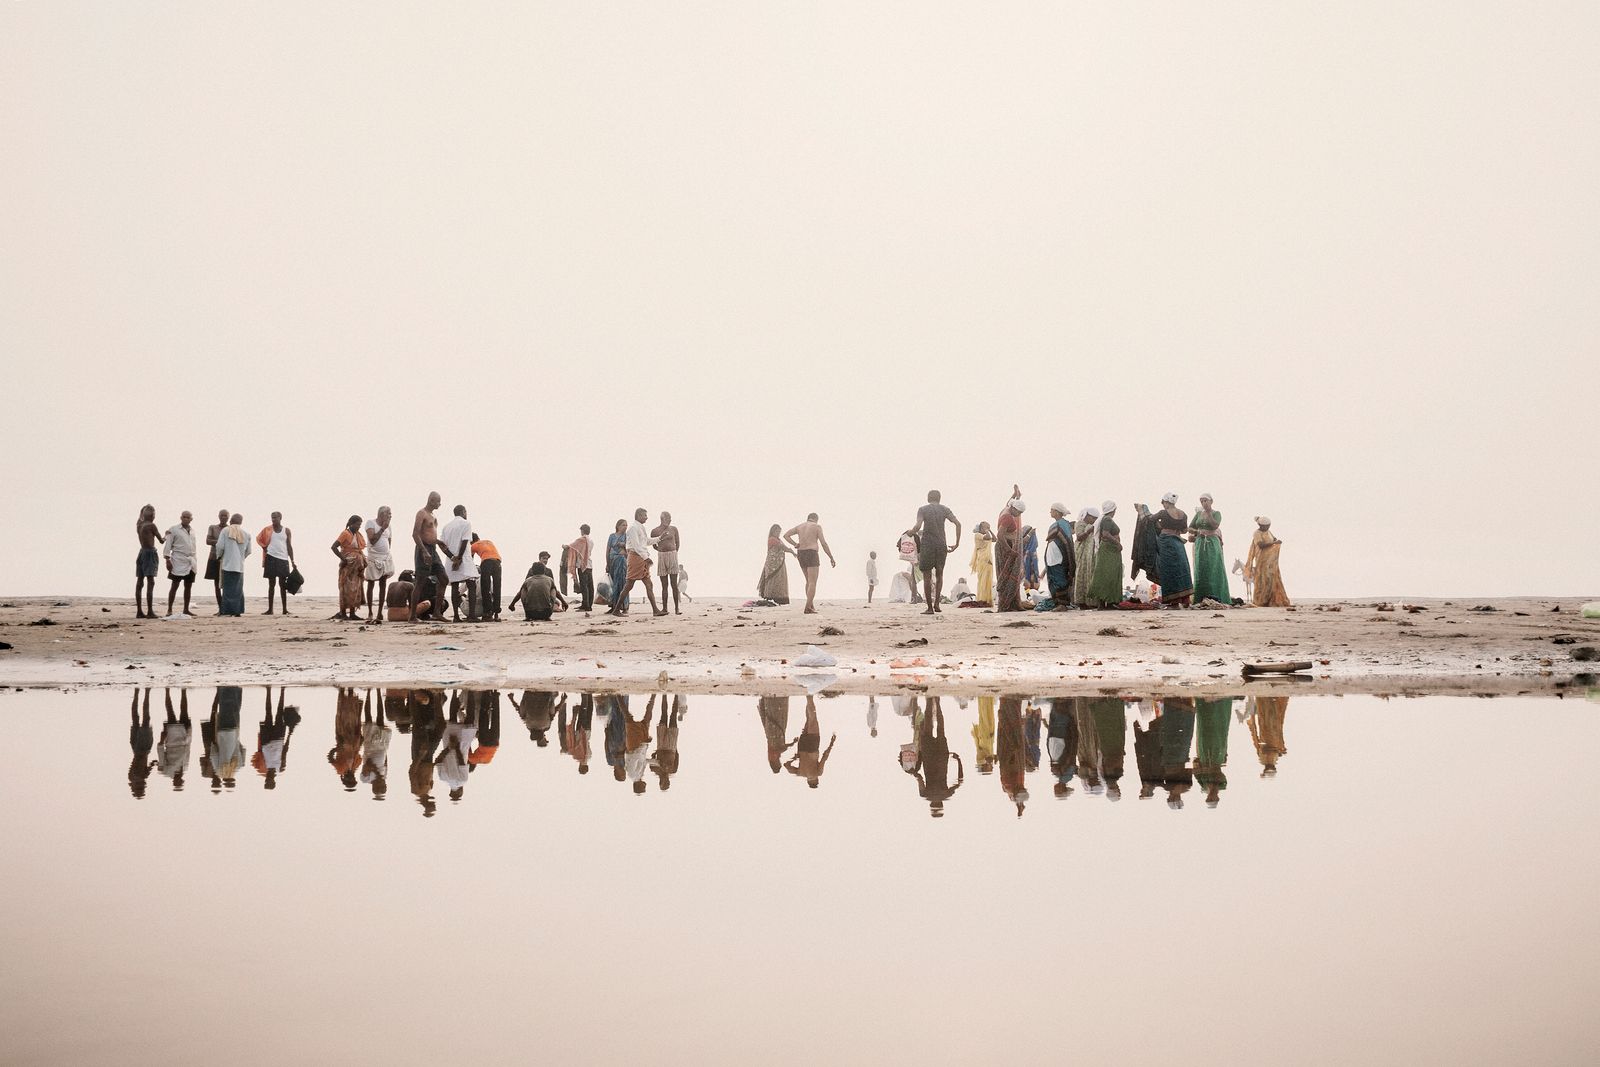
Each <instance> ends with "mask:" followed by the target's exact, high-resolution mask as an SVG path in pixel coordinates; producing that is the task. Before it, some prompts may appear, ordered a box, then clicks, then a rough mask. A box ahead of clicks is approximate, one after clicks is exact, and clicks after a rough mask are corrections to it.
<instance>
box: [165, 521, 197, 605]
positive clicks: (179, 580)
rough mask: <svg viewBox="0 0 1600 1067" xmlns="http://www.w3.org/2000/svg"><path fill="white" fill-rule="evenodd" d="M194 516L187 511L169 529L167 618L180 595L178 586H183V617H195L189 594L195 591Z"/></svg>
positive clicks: (167, 540) (167, 543) (167, 542)
mask: <svg viewBox="0 0 1600 1067" xmlns="http://www.w3.org/2000/svg"><path fill="white" fill-rule="evenodd" d="M193 521H194V516H193V515H192V514H190V513H189V512H187V511H185V512H184V513H183V514H182V515H180V516H179V517H178V525H176V526H174V527H173V528H172V529H170V530H168V531H167V539H166V545H167V551H166V553H165V555H166V557H167V577H168V578H170V579H172V587H171V588H170V589H168V590H167V618H169V619H170V618H171V617H172V604H173V601H175V600H176V599H177V597H178V586H180V585H181V586H183V617H184V618H186V619H188V618H192V617H193V612H191V611H190V610H189V595H190V594H191V593H193V592H194V564H195V554H194V529H193V528H192V527H191V526H190V525H189V524H190V523H191V522H193Z"/></svg>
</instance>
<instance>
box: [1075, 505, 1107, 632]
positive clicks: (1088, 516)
mask: <svg viewBox="0 0 1600 1067" xmlns="http://www.w3.org/2000/svg"><path fill="white" fill-rule="evenodd" d="M1099 521H1100V509H1099V508H1082V509H1080V510H1079V512H1078V525H1077V527H1076V528H1075V530H1074V532H1073V544H1072V551H1073V554H1074V555H1075V556H1076V557H1077V560H1076V563H1077V566H1076V569H1075V571H1074V572H1073V575H1072V602H1073V604H1075V605H1077V606H1078V607H1080V608H1086V607H1088V606H1089V586H1090V584H1091V583H1092V582H1093V581H1094V552H1095V547H1096V542H1095V537H1094V525H1095V523H1097V522H1099Z"/></svg>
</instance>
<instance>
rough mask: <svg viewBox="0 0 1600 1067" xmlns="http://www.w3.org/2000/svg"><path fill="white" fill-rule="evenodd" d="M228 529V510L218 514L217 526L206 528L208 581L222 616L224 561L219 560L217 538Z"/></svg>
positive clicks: (224, 509)
mask: <svg viewBox="0 0 1600 1067" xmlns="http://www.w3.org/2000/svg"><path fill="white" fill-rule="evenodd" d="M227 528H228V509H227V508H223V509H222V510H221V511H219V512H217V524H216V525H215V526H208V527H206V581H208V582H210V583H211V591H212V592H213V593H215V594H216V597H217V614H218V615H221V614H222V561H221V560H219V559H218V558H217V551H216V550H217V537H218V535H220V534H221V533H222V531H223V530H226V529H227Z"/></svg>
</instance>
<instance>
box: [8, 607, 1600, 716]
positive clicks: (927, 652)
mask: <svg viewBox="0 0 1600 1067" xmlns="http://www.w3.org/2000/svg"><path fill="white" fill-rule="evenodd" d="M206 595H207V600H208V603H207V607H206V608H203V609H201V610H205V611H209V610H211V607H210V605H209V590H206ZM1582 602H1583V601H1582V599H1563V600H1553V599H1533V598H1529V599H1495V600H1474V599H1455V600H1418V601H1411V602H1410V603H1412V604H1413V605H1416V606H1420V607H1421V608H1423V609H1424V610H1420V611H1416V612H1411V611H1407V610H1405V608H1404V606H1403V605H1402V604H1401V603H1400V602H1399V601H1390V602H1389V603H1391V604H1393V605H1394V610H1390V611H1380V610H1377V609H1376V608H1375V607H1374V605H1375V604H1377V603H1380V602H1379V601H1373V600H1363V601H1355V600H1346V601H1317V602H1307V603H1303V604H1300V605H1297V606H1296V607H1295V608H1293V609H1288V610H1283V609H1266V608H1254V609H1233V610H1229V611H1207V610H1195V611H1187V612H1183V611H1149V612H1132V611H1127V612H1123V611H1105V612H1069V613H1060V614H1046V613H1032V612H1028V613H1020V614H1013V615H1000V614H995V613H992V612H989V611H985V610H981V609H978V610H973V609H968V610H958V609H951V608H947V609H946V610H945V612H944V613H943V614H942V615H938V616H927V615H924V614H922V609H921V608H920V607H913V606H910V605H904V604H888V603H877V604H873V605H871V606H867V605H866V604H864V603H862V602H859V601H855V602H850V601H844V602H834V603H825V604H823V605H822V606H821V608H820V613H819V614H817V615H803V614H801V611H800V609H799V607H798V606H790V607H787V608H749V609H741V608H740V607H739V606H738V604H739V602H738V601H733V600H711V599H704V598H703V599H700V600H697V601H695V602H694V604H692V605H687V606H686V607H685V609H684V614H683V615H682V616H681V617H669V618H652V617H651V616H650V615H649V612H648V607H646V608H645V609H644V610H643V611H642V612H641V611H640V610H639V609H637V608H636V609H635V613H634V614H633V615H631V616H629V617H627V618H625V619H622V620H620V621H617V620H611V619H608V618H607V617H606V616H604V615H603V614H600V613H598V612H597V613H596V614H594V615H593V616H584V615H581V614H578V613H575V612H572V613H567V614H563V615H558V616H557V617H556V618H555V620H554V621H552V622H550V623H532V624H530V623H525V622H523V621H522V620H521V619H520V617H519V618H518V619H517V620H516V621H509V614H508V615H507V620H508V621H503V622H499V623H484V624H466V623H463V624H443V625H439V624H426V623H421V624H413V623H398V624H396V623H386V624H384V625H383V626H366V625H364V624H354V623H342V622H336V621H331V620H330V619H329V616H330V615H332V614H333V612H334V610H335V602H334V601H333V600H332V599H331V598H316V597H313V598H304V597H302V598H299V599H296V600H295V601H294V602H293V603H292V604H291V610H293V611H294V612H295V614H294V615H293V616H291V617H290V618H282V617H278V616H272V617H268V616H264V615H261V614H259V612H260V611H261V610H262V601H260V600H253V601H252V607H251V613H250V614H248V615H246V616H245V617H244V618H242V619H221V618H216V617H214V616H211V615H203V616H201V617H199V618H196V619H193V620H179V621H165V620H145V621H139V620H135V619H134V618H133V617H132V616H133V605H132V602H131V601H129V600H117V599H92V598H78V599H67V600H61V599H49V598H32V599H27V598H16V599H12V600H9V601H6V602H5V604H4V605H3V606H0V641H4V642H8V643H10V644H11V645H12V646H14V647H13V648H12V649H10V650H6V651H0V684H5V685H21V686H30V685H112V684H125V683H135V684H156V685H179V684H199V683H205V684H217V683H219V682H229V683H237V684H249V683H259V682H274V683H287V684H296V685H316V684H331V683H337V682H349V683H365V684H401V685H403V684H409V683H422V682H432V683H438V684H457V685H505V686H520V685H543V686H548V687H552V688H583V687H589V688H593V687H595V686H601V687H604V686H611V685H616V686H628V687H633V688H638V687H646V688H653V687H657V686H666V685H668V684H670V685H671V687H672V688H673V689H676V690H684V691H698V692H708V693H710V692H727V693H760V692H783V691H799V690H800V689H802V688H805V687H806V686H807V685H808V684H809V685H810V686H812V687H813V688H819V687H821V686H823V685H826V686H827V687H828V688H830V689H834V690H837V691H841V692H885V691H890V690H893V689H895V688H903V687H907V686H926V687H932V688H935V689H938V690H940V691H948V692H983V691H999V690H1012V691H1026V692H1034V693H1039V694H1085V693H1101V692H1117V691H1120V690H1122V689H1124V688H1137V689H1138V690H1139V691H1141V692H1143V693H1146V694H1154V695H1162V694H1166V693H1177V692H1186V693H1196V692H1200V693H1203V692H1207V691H1210V692H1223V691H1229V692H1238V691H1239V690H1240V685H1241V678H1240V668H1241V665H1242V664H1244V663H1259V662H1280V661H1289V660H1311V661H1313V662H1314V663H1315V667H1314V669H1313V670H1312V671H1311V672H1310V673H1309V679H1308V680H1300V681H1275V680H1266V681H1259V682H1252V683H1250V688H1251V689H1252V690H1253V691H1265V690H1270V689H1277V688H1288V687H1292V688H1293V690H1294V691H1296V692H1325V693H1378V694H1386V693H1395V694H1403V693H1429V692H1454V693H1486V694H1511V693H1526V692H1539V691H1551V692H1559V691H1560V690H1562V689H1565V688H1567V687H1569V686H1572V685H1574V684H1579V685H1584V684H1589V683H1590V679H1588V678H1586V677H1584V675H1586V674H1587V673H1588V672H1591V671H1600V662H1589V661H1583V660H1580V659H1578V658H1575V656H1574V653H1575V652H1577V653H1578V655H1579V656H1581V655H1583V654H1584V653H1582V652H1581V651H1580V650H1582V649H1584V648H1591V647H1593V648H1600V620H1586V619H1583V618H1582V617H1581V616H1580V615H1579V611H1578V608H1579V605H1580V604H1581V603H1582ZM1475 609H1480V610H1475ZM1481 609H1490V610H1481ZM46 618H48V619H50V620H51V622H52V623H53V625H49V626H40V625H30V624H32V623H35V622H36V621H37V620H40V619H46ZM825 627H831V628H833V629H836V630H839V631H842V632H841V633H837V634H828V635H822V634H821V633H820V631H821V630H822V629H823V628H825ZM921 641H926V644H918V643H916V642H921ZM810 644H815V645H817V646H819V647H820V648H821V649H822V650H823V651H825V652H827V653H828V654H831V655H832V656H834V657H835V658H836V659H837V660H838V665H837V666H834V667H830V668H824V669H821V670H815V669H811V670H808V669H807V668H804V667H800V666H797V665H796V664H795V662H794V661H795V659H796V657H798V656H800V655H802V654H803V653H804V652H805V651H806V646H807V645H810ZM907 645H909V646H910V647H901V646H907ZM919 661H920V662H919ZM1323 661H1326V662H1323ZM806 675H812V677H809V678H807V677H805V676H806ZM818 675H823V676H825V675H833V676H834V678H833V680H831V681H829V680H827V679H826V677H818Z"/></svg>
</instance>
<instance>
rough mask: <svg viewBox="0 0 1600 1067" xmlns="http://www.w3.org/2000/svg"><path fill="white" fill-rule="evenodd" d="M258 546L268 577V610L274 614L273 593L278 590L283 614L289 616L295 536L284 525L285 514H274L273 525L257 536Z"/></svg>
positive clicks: (264, 570)
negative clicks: (290, 580)
mask: <svg viewBox="0 0 1600 1067" xmlns="http://www.w3.org/2000/svg"><path fill="white" fill-rule="evenodd" d="M256 544H258V545H260V546H261V552H262V554H261V569H262V573H264V574H265V575H266V576H267V610H266V611H264V612H262V614H263V615H271V614H272V593H273V591H274V590H277V592H278V595H279V599H281V600H282V602H283V614H284V615H287V614H289V587H288V585H287V584H286V583H287V582H288V580H289V572H290V571H292V570H294V534H293V533H292V532H291V531H290V530H289V527H287V526H285V525H284V524H283V512H281V511H274V512H273V513H272V524H271V525H270V526H264V527H262V529H261V532H260V533H258V534H256Z"/></svg>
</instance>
